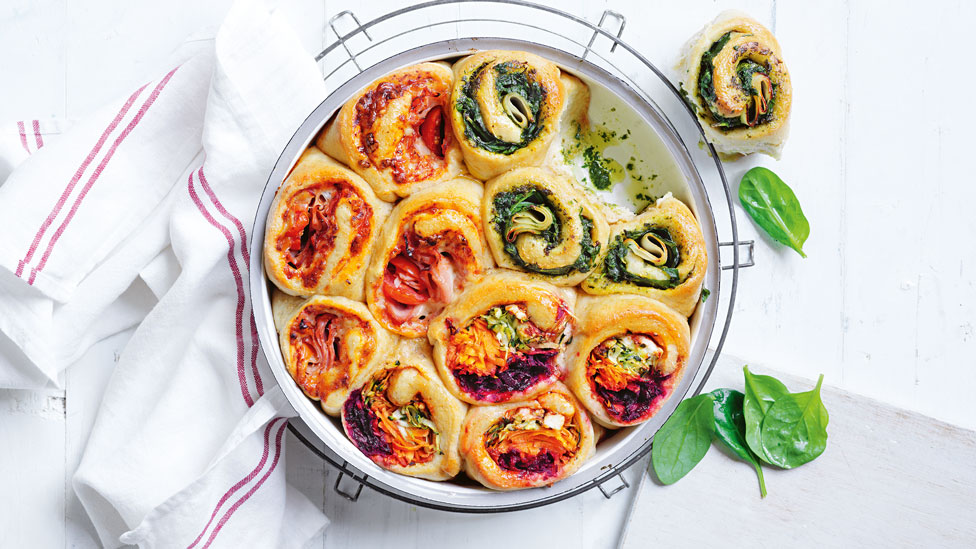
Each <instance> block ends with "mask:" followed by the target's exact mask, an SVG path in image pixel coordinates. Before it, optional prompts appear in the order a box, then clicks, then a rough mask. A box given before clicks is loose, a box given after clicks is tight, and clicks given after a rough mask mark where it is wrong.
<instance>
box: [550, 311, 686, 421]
mask: <svg viewBox="0 0 976 549" xmlns="http://www.w3.org/2000/svg"><path fill="white" fill-rule="evenodd" d="M576 312H577V315H578V316H579V322H580V324H579V335H577V336H576V339H574V340H573V343H572V344H571V345H570V346H569V349H568V350H567V356H568V357H569V364H570V366H569V377H568V378H567V382H566V383H567V384H568V385H569V387H570V388H571V389H572V390H573V393H575V394H576V396H577V397H579V399H580V401H582V402H583V404H584V405H585V406H586V409H587V410H589V411H590V414H592V416H593V419H594V420H595V421H596V422H597V423H599V424H601V425H603V426H605V427H609V428H617V427H626V426H629V425H636V424H638V423H643V422H644V421H647V420H648V419H650V418H651V417H652V416H654V414H656V413H657V411H658V410H659V409H660V408H661V406H662V405H663V404H664V402H665V401H667V400H668V398H669V397H670V396H671V394H672V393H673V392H674V388H675V387H677V385H678V383H679V382H680V381H681V377H682V375H684V370H685V364H686V363H687V362H688V352H689V348H690V340H691V335H690V333H689V329H688V323H687V321H686V320H685V319H684V318H683V317H682V316H681V315H679V314H678V313H676V312H674V311H673V310H672V309H670V308H668V307H667V306H665V305H662V304H661V303H659V302H657V301H655V300H653V299H650V298H647V297H642V296H637V295H615V296H606V297H601V298H593V297H584V298H582V299H580V303H579V306H578V307H577V308H576Z"/></svg>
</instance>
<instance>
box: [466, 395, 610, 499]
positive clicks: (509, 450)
mask: <svg viewBox="0 0 976 549" xmlns="http://www.w3.org/2000/svg"><path fill="white" fill-rule="evenodd" d="M594 441H595V438H594V436H593V426H592V424H591V423H590V419H589V418H588V417H587V415H586V411H585V410H584V409H583V407H582V406H581V405H580V403H579V401H577V400H576V398H575V397H573V394H572V393H571V392H570V391H569V390H568V389H567V388H566V387H565V386H564V385H563V384H562V383H556V384H555V385H553V386H552V387H551V388H550V389H549V390H548V391H547V392H545V393H542V394H540V395H538V396H536V397H535V398H533V399H531V400H527V401H523V402H513V403H510V404H501V405H496V406H478V407H475V408H472V409H471V411H470V412H469V413H468V417H467V418H466V419H465V421H464V429H463V431H462V433H461V452H462V454H463V455H464V471H465V472H466V473H467V474H468V476H470V477H471V478H473V479H475V480H477V481H478V482H480V483H481V484H483V485H485V486H486V487H488V488H491V489H494V490H519V489H523V488H533V487H537V486H548V485H551V484H552V483H554V482H556V481H557V480H559V479H562V478H565V477H567V476H569V475H571V474H573V473H574V472H576V470H577V469H579V467H580V465H582V464H583V462H584V461H586V460H587V459H589V457H590V456H591V455H592V454H593V450H594V444H595V442H594Z"/></svg>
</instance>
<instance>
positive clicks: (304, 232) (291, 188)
mask: <svg viewBox="0 0 976 549" xmlns="http://www.w3.org/2000/svg"><path fill="white" fill-rule="evenodd" d="M389 211H390V206H389V205H388V204H386V203H384V202H382V201H380V200H378V199H377V198H376V195H375V194H373V190H372V189H370V188H369V185H367V184H366V182H365V181H363V180H362V178H360V177H359V176H358V175H356V174H355V173H353V172H351V171H349V170H348V169H347V168H345V167H344V166H342V165H340V164H339V163H338V162H336V161H334V160H332V159H331V158H329V157H328V156H326V155H324V154H322V151H320V150H318V149H316V148H315V147H309V148H308V149H307V150H306V151H305V152H304V153H303V154H302V156H301V158H300V159H299V160H298V164H296V165H295V167H294V169H292V171H291V174H289V175H288V178H287V179H285V181H284V183H282V184H281V187H279V188H278V192H277V194H276V195H275V199H274V202H272V204H271V210H270V211H269V212H268V226H267V229H266V231H265V236H264V265H265V269H266V270H267V274H268V278H270V279H271V281H272V282H274V284H275V285H276V286H277V287H278V288H280V289H281V290H282V291H284V292H285V293H288V294H291V295H300V296H310V295H313V294H323V295H339V296H343V297H348V298H350V299H358V300H361V299H362V298H363V273H364V272H365V271H366V264H367V261H368V260H369V257H370V254H371V253H372V251H373V242H374V241H375V240H376V235H378V234H379V231H380V226H381V225H382V223H383V219H384V218H386V215H387V214H388V213H389Z"/></svg>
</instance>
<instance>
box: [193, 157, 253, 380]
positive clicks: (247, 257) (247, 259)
mask: <svg viewBox="0 0 976 549" xmlns="http://www.w3.org/2000/svg"><path fill="white" fill-rule="evenodd" d="M197 179H198V180H199V181H200V185H202V186H203V190H204V191H205V192H206V193H207V196H209V197H210V200H211V201H212V202H213V203H214V206H216V207H217V211H218V212H220V215H222V216H224V218H225V219H227V220H228V221H230V222H231V223H233V224H234V226H235V227H237V234H239V235H240V236H241V255H242V256H243V257H244V267H245V269H247V270H248V271H250V268H251V254H250V253H249V252H248V250H247V233H246V232H245V231H244V224H243V223H241V220H240V219H238V218H237V217H236V216H234V215H233V214H232V213H230V212H229V211H227V208H224V205H223V204H221V202H220V199H218V198H217V193H215V192H214V190H213V188H212V187H211V186H210V183H209V182H208V181H207V176H206V175H204V173H203V167H202V166H201V167H200V170H199V171H197ZM250 317H251V319H250V324H251V375H253V376H254V384H255V387H256V388H257V391H258V396H264V382H263V380H262V379H261V373H260V372H259V371H258V326H257V323H256V322H255V320H254V312H253V311H252V312H251V313H250Z"/></svg>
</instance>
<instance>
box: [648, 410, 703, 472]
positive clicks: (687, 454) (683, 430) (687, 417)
mask: <svg viewBox="0 0 976 549" xmlns="http://www.w3.org/2000/svg"><path fill="white" fill-rule="evenodd" d="M713 408H714V400H713V399H712V395H710V394H702V395H698V396H696V397H693V398H689V399H686V400H684V401H682V402H681V404H679V405H678V407H677V408H676V409H675V411H674V413H673V414H671V417H670V418H668V420H667V421H666V422H664V425H662V426H661V429H660V430H658V432H657V434H656V435H654V446H653V449H652V453H651V464H652V465H653V466H654V472H655V473H656V474H657V478H658V479H660V481H661V482H662V483H664V484H674V483H675V482H678V481H679V480H681V477H683V476H685V475H686V474H688V472H689V471H691V470H692V469H693V468H694V467H695V465H698V462H699V461H701V459H702V458H703V457H705V453H706V452H708V447H709V446H710V445H711V443H712V433H713V432H714V431H715V417H714V411H713Z"/></svg>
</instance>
